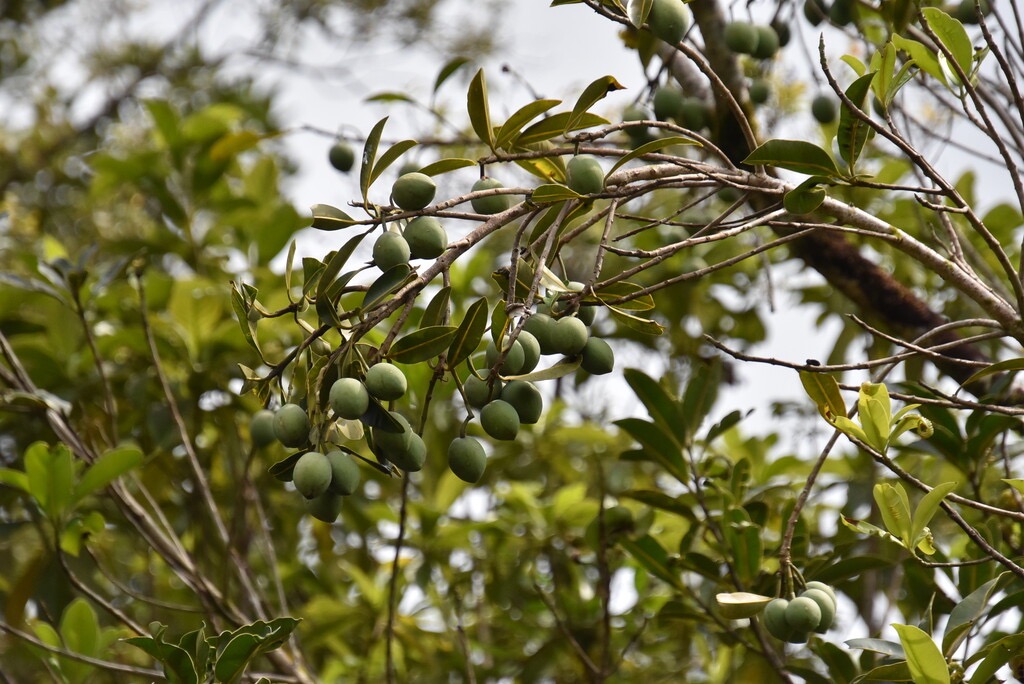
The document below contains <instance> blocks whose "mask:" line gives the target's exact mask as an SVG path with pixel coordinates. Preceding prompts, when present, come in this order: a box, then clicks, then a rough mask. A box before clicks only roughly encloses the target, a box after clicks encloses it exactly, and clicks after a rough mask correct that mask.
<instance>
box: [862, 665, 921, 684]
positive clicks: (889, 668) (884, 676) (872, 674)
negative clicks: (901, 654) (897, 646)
mask: <svg viewBox="0 0 1024 684" xmlns="http://www.w3.org/2000/svg"><path fill="white" fill-rule="evenodd" d="M913 679H914V678H913V676H912V675H911V674H910V667H909V666H908V665H907V663H906V661H904V662H901V663H891V664H889V665H879V666H878V667H875V668H872V669H871V670H869V671H868V672H865V673H864V674H862V675H861V676H860V677H858V678H857V679H855V680H854V682H855V683H856V684H859V683H860V682H886V684H889V683H890V682H911V681H913Z"/></svg>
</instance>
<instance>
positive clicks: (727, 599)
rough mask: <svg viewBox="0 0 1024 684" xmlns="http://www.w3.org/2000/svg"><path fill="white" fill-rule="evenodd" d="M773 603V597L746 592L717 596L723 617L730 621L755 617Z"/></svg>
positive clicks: (716, 601) (716, 599)
mask: <svg viewBox="0 0 1024 684" xmlns="http://www.w3.org/2000/svg"><path fill="white" fill-rule="evenodd" d="M771 602H772V597H771V596H762V595H760V594H751V593H750V592H746V591H734V592H729V593H721V594H715V603H716V604H718V610H719V612H721V613H722V617H724V618H727V619H729V620H741V619H743V618H749V617H754V616H755V615H757V614H758V613H760V612H761V611H762V610H764V607H765V606H767V605H768V604H769V603H771Z"/></svg>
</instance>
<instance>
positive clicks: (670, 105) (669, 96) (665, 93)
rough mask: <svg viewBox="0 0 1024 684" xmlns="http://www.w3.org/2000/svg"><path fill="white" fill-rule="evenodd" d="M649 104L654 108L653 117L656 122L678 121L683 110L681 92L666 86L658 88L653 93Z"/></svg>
mask: <svg viewBox="0 0 1024 684" xmlns="http://www.w3.org/2000/svg"><path fill="white" fill-rule="evenodd" d="M651 104H652V106H653V107H654V117H655V118H656V119H658V121H668V120H669V119H678V118H679V113H680V111H682V108H683V91H681V90H679V88H670V87H667V86H663V87H661V88H658V89H657V90H655V91H654V99H653V100H652V101H651Z"/></svg>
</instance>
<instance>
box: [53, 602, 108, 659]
mask: <svg viewBox="0 0 1024 684" xmlns="http://www.w3.org/2000/svg"><path fill="white" fill-rule="evenodd" d="M60 634H61V637H62V638H63V640H64V645H65V646H66V647H67V648H68V649H69V650H71V651H73V652H75V653H80V654H82V655H85V656H90V657H96V656H98V655H99V654H100V623H99V618H98V617H97V616H96V611H95V610H93V607H92V606H91V605H89V602H88V601H86V600H85V599H83V598H76V599H74V600H73V601H71V603H69V604H68V606H67V608H65V609H64V613H63V615H61V619H60Z"/></svg>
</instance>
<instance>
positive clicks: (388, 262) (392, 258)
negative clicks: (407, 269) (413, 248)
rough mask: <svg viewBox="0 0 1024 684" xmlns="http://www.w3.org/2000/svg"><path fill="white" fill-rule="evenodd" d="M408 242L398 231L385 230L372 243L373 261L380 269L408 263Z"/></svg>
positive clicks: (385, 269) (384, 269) (383, 269)
mask: <svg viewBox="0 0 1024 684" xmlns="http://www.w3.org/2000/svg"><path fill="white" fill-rule="evenodd" d="M410 255H411V252H410V250H409V243H408V242H406V241H405V238H403V237H402V236H401V235H399V234H398V233H392V232H385V233H383V234H382V235H381V236H380V237H378V238H377V240H376V241H375V242H374V243H373V263H374V264H375V265H376V266H377V268H379V269H380V270H382V271H387V270H388V269H390V268H394V267H395V266H398V265H399V264H407V263H409V257H410Z"/></svg>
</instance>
